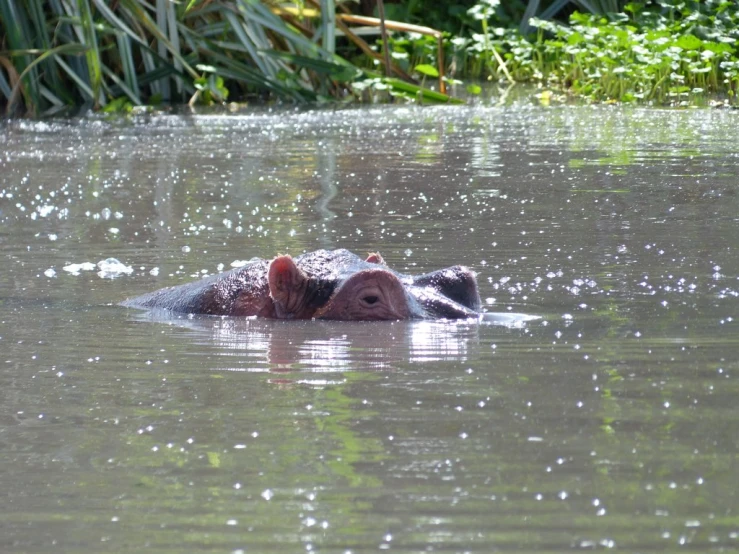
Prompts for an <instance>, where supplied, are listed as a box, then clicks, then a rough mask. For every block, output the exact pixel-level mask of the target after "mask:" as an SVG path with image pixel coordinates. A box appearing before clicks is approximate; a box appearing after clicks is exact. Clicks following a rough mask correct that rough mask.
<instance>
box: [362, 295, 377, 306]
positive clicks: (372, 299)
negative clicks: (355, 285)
mask: <svg viewBox="0 0 739 554" xmlns="http://www.w3.org/2000/svg"><path fill="white" fill-rule="evenodd" d="M362 300H363V301H364V302H366V303H367V304H369V305H372V304H375V303H376V302H377V301H378V300H379V298H378V297H377V296H374V295H369V296H365V297H364V298H362Z"/></svg>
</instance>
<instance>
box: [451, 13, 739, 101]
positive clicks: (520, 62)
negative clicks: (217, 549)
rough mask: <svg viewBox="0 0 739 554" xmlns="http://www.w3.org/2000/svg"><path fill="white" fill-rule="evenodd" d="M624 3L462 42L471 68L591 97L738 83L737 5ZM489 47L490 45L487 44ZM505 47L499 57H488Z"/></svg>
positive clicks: (715, 88)
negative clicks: (617, 8)
mask: <svg viewBox="0 0 739 554" xmlns="http://www.w3.org/2000/svg"><path fill="white" fill-rule="evenodd" d="M652 8H655V9H648V7H647V6H646V5H645V4H642V3H630V4H626V5H625V6H624V10H625V13H610V14H609V15H608V16H603V15H595V14H582V13H579V12H575V13H573V14H572V15H571V16H570V20H569V25H565V24H562V23H558V22H556V21H545V20H542V19H536V18H533V19H531V20H530V24H531V25H532V26H533V27H534V28H536V29H537V30H538V32H537V34H536V36H535V37H532V38H527V37H524V36H522V35H520V33H517V32H516V31H515V30H512V29H501V28H495V29H493V30H492V32H490V33H488V35H487V36H484V37H483V36H479V35H473V37H472V39H471V40H469V41H467V42H465V43H463V46H464V47H465V48H466V53H467V54H468V55H469V57H470V58H471V59H472V60H473V61H472V63H471V64H470V67H469V69H470V71H471V72H478V74H481V73H483V72H484V71H485V70H486V68H490V70H489V71H488V75H490V76H491V77H496V76H497V77H498V78H502V77H501V76H500V75H501V72H503V71H505V72H506V74H507V75H508V74H510V75H513V76H514V77H515V78H516V80H533V81H539V82H542V83H545V84H550V85H552V84H553V85H556V86H559V87H561V88H564V89H568V90H571V91H573V92H575V93H577V94H578V95H582V96H587V97H590V98H593V99H596V100H611V99H615V100H619V101H633V100H654V101H657V102H666V101H672V100H676V99H677V100H681V99H684V98H686V97H688V96H690V95H696V94H701V93H704V92H711V93H716V92H721V91H726V92H728V93H729V94H730V95H732V96H734V95H735V94H736V91H737V86H738V85H739V55H738V52H737V50H736V46H735V44H736V41H737V39H739V4H736V3H734V2H728V1H726V0H706V1H705V2H680V3H678V2H673V1H666V0H663V1H660V2H657V3H656V5H654V6H652ZM488 44H490V45H491V46H490V47H488V46H487V45H488ZM490 48H495V49H497V50H499V51H502V52H504V55H503V59H504V64H500V63H498V62H496V60H495V59H494V58H492V59H491V58H490V56H488V57H487V58H486V61H485V63H482V62H480V59H481V58H483V57H484V56H485V54H486V53H487V52H488V51H489V49H490Z"/></svg>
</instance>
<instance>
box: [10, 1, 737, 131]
mask: <svg viewBox="0 0 739 554" xmlns="http://www.w3.org/2000/svg"><path fill="white" fill-rule="evenodd" d="M390 1H391V0H384V1H383V0H361V1H360V2H342V1H340V0H299V1H296V2H279V1H277V0H181V1H180V2H173V1H171V0H0V109H2V110H3V112H4V113H5V114H7V115H30V116H43V115H49V114H54V113H59V112H64V111H66V112H69V111H70V110H80V109H82V110H89V109H93V110H103V111H111V112H127V111H131V110H133V109H135V108H136V107H138V106H149V107H155V106H157V105H160V104H190V105H212V104H218V103H225V102H249V101H253V100H259V101H270V100H278V101H284V102H294V103H325V102H351V101H361V102H381V101H388V100H391V99H394V98H401V99H408V100H410V101H414V102H420V103H436V102H461V100H459V99H458V98H456V97H454V96H453V95H452V94H448V90H447V87H449V86H450V85H453V88H451V90H452V91H454V90H459V87H464V88H466V91H467V94H468V95H474V94H479V92H480V90H481V87H480V86H479V85H478V84H475V83H477V82H479V81H492V82H498V83H500V84H501V85H504V86H513V85H515V84H516V83H528V84H534V85H536V86H537V87H538V88H539V89H540V95H541V97H542V98H551V97H552V96H553V95H557V96H559V97H562V98H568V97H578V98H582V99H585V100H588V101H594V102H624V103H625V102H638V103H648V104H653V105H680V106H690V105H695V104H700V103H705V99H706V98H709V97H713V98H719V99H720V101H718V102H717V103H718V104H720V105H732V106H736V105H738V104H739V102H738V101H737V91H738V90H739V46H738V45H739V42H738V41H739V2H736V1H735V0H703V1H691V0H682V1H679V0H650V1H642V2H623V1H618V0H549V1H547V0H528V1H527V2H525V1H523V0H519V1H511V2H506V3H504V5H501V3H500V1H499V0H457V1H456V2H443V3H439V2H435V1H434V0H405V1H402V2H397V3H390Z"/></svg>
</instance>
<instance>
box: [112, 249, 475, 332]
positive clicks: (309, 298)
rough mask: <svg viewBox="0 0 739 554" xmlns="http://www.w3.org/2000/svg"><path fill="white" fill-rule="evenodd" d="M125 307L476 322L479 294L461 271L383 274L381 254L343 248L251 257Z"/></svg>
mask: <svg viewBox="0 0 739 554" xmlns="http://www.w3.org/2000/svg"><path fill="white" fill-rule="evenodd" d="M122 305H123V306H128V307H134V308H144V309H153V308H159V309H167V310H172V311H174V312H182V313H191V314H208V315H226V316H259V317H266V318H272V319H311V318H316V319H337V320H346V321H349V320H357V321H360V320H362V321H364V320H393V319H418V318H450V319H459V318H470V317H477V316H478V313H479V311H480V295H479V293H478V290H477V279H476V278H475V274H474V272H472V271H471V270H469V269H468V268H466V267H463V266H453V267H449V268H446V269H441V270H439V271H434V272H432V273H426V274H424V275H418V276H411V275H404V274H402V273H398V272H396V271H393V270H392V269H390V268H388V267H387V265H386V264H385V262H384V260H383V259H382V257H381V256H380V255H379V254H370V255H369V256H368V257H367V258H366V259H362V258H360V257H359V256H357V255H355V254H352V253H351V252H349V251H348V250H343V249H341V250H333V251H330V250H316V251H315V252H308V253H306V254H302V255H300V256H297V257H295V258H291V257H290V256H288V255H280V256H277V257H275V258H274V259H272V260H271V261H267V260H263V259H259V258H256V259H254V260H251V261H250V262H248V263H247V264H246V265H244V266H243V267H240V268H236V269H233V270H231V271H226V272H224V273H220V274H218V275H213V276H211V277H206V278H204V279H202V280H200V281H196V282H193V283H188V284H185V285H179V286H174V287H169V288H164V289H161V290H158V291H154V292H151V293H148V294H144V295H142V296H138V297H136V298H131V299H129V300H126V301H125V302H123V303H122Z"/></svg>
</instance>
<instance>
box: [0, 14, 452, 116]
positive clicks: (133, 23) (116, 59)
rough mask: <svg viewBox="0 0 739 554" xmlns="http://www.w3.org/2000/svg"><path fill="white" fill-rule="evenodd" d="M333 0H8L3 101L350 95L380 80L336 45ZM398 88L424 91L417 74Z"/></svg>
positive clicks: (0, 49) (29, 106) (119, 105)
mask: <svg viewBox="0 0 739 554" xmlns="http://www.w3.org/2000/svg"><path fill="white" fill-rule="evenodd" d="M341 25H343V23H341V22H340V21H338V19H337V17H336V9H335V6H334V1H333V0H320V4H319V2H318V0H316V1H313V0H306V2H304V3H300V4H298V5H297V6H296V5H282V4H278V3H276V2H267V1H260V0H232V1H225V0H222V1H215V0H188V1H183V2H172V1H170V0H116V1H115V2H109V1H106V0H76V1H70V0H49V1H43V0H2V1H0V37H4V38H2V39H0V105H1V104H5V106H6V108H7V110H8V111H13V110H14V109H20V107H21V106H23V107H24V108H25V110H26V111H28V112H30V113H35V114H41V113H45V112H49V111H54V110H58V109H62V108H65V107H68V106H79V105H82V106H87V107H90V108H106V107H107V109H115V110H121V109H127V108H130V107H131V106H134V105H142V104H157V103H159V102H169V103H177V102H189V103H191V104H193V103H206V104H207V103H211V102H222V101H225V100H226V99H227V98H234V97H237V98H245V97H248V96H249V95H272V96H274V97H277V98H282V99H286V100H291V101H295V102H315V101H321V100H326V99H332V98H333V99H341V98H345V97H352V96H354V95H355V94H356V93H355V92H354V90H353V88H352V84H353V83H354V82H364V81H365V80H366V79H368V78H369V79H378V80H379V81H380V82H383V76H382V75H381V74H375V73H372V72H367V71H364V70H362V69H361V68H359V67H357V66H355V65H354V64H352V63H350V62H348V61H347V60H345V59H344V58H342V57H340V56H338V55H337V54H336V53H335V35H336V28H337V27H340V26H341ZM396 81H397V79H395V80H389V81H387V82H384V86H385V87H386V88H387V89H388V90H389V91H395V92H397V94H398V95H401V96H403V95H407V94H408V89H409V87H410V89H412V95H413V96H417V95H419V94H420V95H421V96H422V97H424V98H426V99H427V100H429V101H448V100H449V98H448V97H446V96H445V95H439V94H438V93H435V94H427V91H424V90H421V89H420V88H419V87H418V86H417V85H415V84H413V83H403V84H402V87H400V88H398V87H396Z"/></svg>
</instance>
